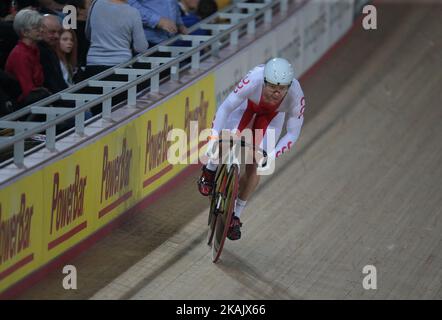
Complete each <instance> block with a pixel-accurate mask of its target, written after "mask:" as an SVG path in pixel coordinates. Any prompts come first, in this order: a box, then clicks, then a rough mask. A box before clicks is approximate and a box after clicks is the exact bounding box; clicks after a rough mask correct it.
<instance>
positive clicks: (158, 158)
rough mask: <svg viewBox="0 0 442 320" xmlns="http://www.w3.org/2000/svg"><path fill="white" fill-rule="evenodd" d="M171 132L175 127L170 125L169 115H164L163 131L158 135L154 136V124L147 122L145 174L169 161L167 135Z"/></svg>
mask: <svg viewBox="0 0 442 320" xmlns="http://www.w3.org/2000/svg"><path fill="white" fill-rule="evenodd" d="M171 130H173V126H172V125H169V120H168V116H167V114H166V115H164V124H163V129H162V130H160V131H159V132H158V133H157V134H152V122H151V121H150V120H149V121H148V122H147V132H146V153H145V155H144V173H147V172H148V171H151V170H153V169H155V168H156V167H158V166H159V165H160V164H162V163H163V162H164V161H166V160H167V150H168V149H169V147H170V142H169V141H167V133H168V132H169V131H171ZM148 168H149V170H148Z"/></svg>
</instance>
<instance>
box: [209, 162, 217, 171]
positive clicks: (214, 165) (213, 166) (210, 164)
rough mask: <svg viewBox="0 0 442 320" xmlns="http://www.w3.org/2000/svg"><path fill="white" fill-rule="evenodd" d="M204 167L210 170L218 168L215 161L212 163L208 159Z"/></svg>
mask: <svg viewBox="0 0 442 320" xmlns="http://www.w3.org/2000/svg"><path fill="white" fill-rule="evenodd" d="M206 168H207V169H209V170H210V171H216V169H217V168H218V165H217V164H216V163H213V162H212V161H211V160H210V159H209V160H208V161H207V164H206Z"/></svg>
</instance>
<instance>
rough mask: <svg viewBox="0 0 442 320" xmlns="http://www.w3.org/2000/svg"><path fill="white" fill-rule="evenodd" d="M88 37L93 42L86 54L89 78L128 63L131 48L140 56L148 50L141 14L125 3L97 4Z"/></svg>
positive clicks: (88, 25) (121, 0)
mask: <svg viewBox="0 0 442 320" xmlns="http://www.w3.org/2000/svg"><path fill="white" fill-rule="evenodd" d="M86 37H87V38H88V39H89V40H90V42H91V45H90V48H89V52H88V55H87V66H86V77H87V78H89V77H91V76H93V75H95V74H98V73H100V72H102V71H104V70H106V69H108V68H109V67H111V66H115V65H118V64H120V63H123V62H127V61H128V60H130V59H131V58H132V49H133V50H134V51H135V52H137V53H141V52H145V51H146V50H147V48H148V43H147V41H146V39H145V38H144V34H143V26H142V23H141V17H140V13H139V12H138V11H137V10H136V9H134V8H132V7H131V6H129V5H128V4H127V1H126V0H110V1H107V0H97V1H96V2H94V3H93V4H92V5H91V8H90V11H89V17H88V21H87V22H86ZM131 44H133V48H132V45H131Z"/></svg>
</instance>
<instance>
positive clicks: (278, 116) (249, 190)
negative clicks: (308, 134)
mask: <svg viewBox="0 0 442 320" xmlns="http://www.w3.org/2000/svg"><path fill="white" fill-rule="evenodd" d="M284 117H285V114H284V113H281V112H280V113H274V114H265V115H259V116H257V117H256V119H255V122H254V124H253V129H254V133H255V134H254V136H255V139H254V143H255V144H256V145H258V146H259V147H260V148H261V149H263V150H265V151H266V152H271V151H272V150H273V149H272V148H274V147H275V145H276V142H277V141H278V139H279V136H280V135H281V132H282V127H283V125H284ZM257 130H262V131H261V132H262V133H261V132H259V131H257ZM271 131H273V132H271ZM273 137H274V139H275V141H270V139H272V138H273ZM269 149H272V150H269ZM257 167H258V165H257V163H256V161H254V162H253V163H252V164H246V170H245V174H244V175H243V176H242V177H241V179H240V184H239V188H240V189H239V190H240V192H239V196H238V199H239V200H240V201H238V203H237V206H236V207H237V208H235V215H236V216H237V217H239V216H240V214H241V212H242V210H243V209H244V207H245V204H246V202H247V200H248V199H249V198H250V197H251V196H252V194H253V192H254V191H255V190H256V187H257V186H258V184H259V178H260V176H259V175H258V174H257Z"/></svg>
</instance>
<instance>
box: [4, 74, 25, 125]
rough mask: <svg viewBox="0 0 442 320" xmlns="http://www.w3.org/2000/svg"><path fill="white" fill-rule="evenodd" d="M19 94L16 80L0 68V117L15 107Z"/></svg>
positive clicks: (12, 110)
mask: <svg viewBox="0 0 442 320" xmlns="http://www.w3.org/2000/svg"><path fill="white" fill-rule="evenodd" d="M20 94H21V90H20V84H19V83H18V81H17V80H16V79H15V78H14V77H12V76H11V75H9V74H8V73H6V72H4V71H3V70H1V69H0V117H3V116H5V115H7V114H9V113H12V112H14V111H15V110H16V109H17V99H18V97H19V96H20Z"/></svg>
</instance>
